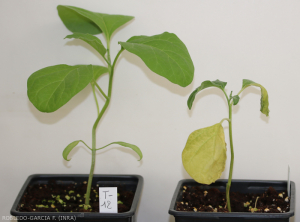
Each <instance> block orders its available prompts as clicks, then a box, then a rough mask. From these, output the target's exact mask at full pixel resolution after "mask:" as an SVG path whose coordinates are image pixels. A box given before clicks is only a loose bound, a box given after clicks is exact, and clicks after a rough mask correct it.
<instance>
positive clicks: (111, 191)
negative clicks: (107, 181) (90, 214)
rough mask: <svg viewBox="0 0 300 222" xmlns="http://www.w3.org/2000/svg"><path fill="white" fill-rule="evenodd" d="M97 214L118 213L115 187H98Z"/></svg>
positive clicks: (116, 189)
mask: <svg viewBox="0 0 300 222" xmlns="http://www.w3.org/2000/svg"><path fill="white" fill-rule="evenodd" d="M99 212H100V213H118V188H117V187H99Z"/></svg>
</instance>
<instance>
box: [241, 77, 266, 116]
mask: <svg viewBox="0 0 300 222" xmlns="http://www.w3.org/2000/svg"><path fill="white" fill-rule="evenodd" d="M249 86H257V87H260V89H261V98H260V111H261V112H262V113H263V114H265V115H266V116H269V112H270V110H269V96H268V92H267V90H266V89H265V88H264V87H263V86H262V85H260V84H258V83H255V82H253V81H251V80H249V79H243V87H242V89H245V88H247V87H249Z"/></svg>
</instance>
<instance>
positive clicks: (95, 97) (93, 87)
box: [91, 83, 100, 115]
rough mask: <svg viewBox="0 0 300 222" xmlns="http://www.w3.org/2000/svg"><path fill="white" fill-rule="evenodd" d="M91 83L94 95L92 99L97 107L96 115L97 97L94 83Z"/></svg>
mask: <svg viewBox="0 0 300 222" xmlns="http://www.w3.org/2000/svg"><path fill="white" fill-rule="evenodd" d="M91 85H92V89H93V95H94V99H95V103H96V107H97V115H99V112H100V110H99V104H98V99H97V96H96V92H95V84H94V83H91Z"/></svg>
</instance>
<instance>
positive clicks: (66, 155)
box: [63, 140, 80, 161]
mask: <svg viewBox="0 0 300 222" xmlns="http://www.w3.org/2000/svg"><path fill="white" fill-rule="evenodd" d="M79 142H80V140H76V141H74V142H72V143H70V144H69V145H68V146H67V147H66V148H65V149H64V151H63V158H64V159H65V160H66V161H70V160H71V159H69V160H68V155H69V153H70V152H71V151H72V150H73V148H74V147H75V146H77V144H78V143H79Z"/></svg>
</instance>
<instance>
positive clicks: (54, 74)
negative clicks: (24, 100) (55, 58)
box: [27, 65, 99, 112]
mask: <svg viewBox="0 0 300 222" xmlns="http://www.w3.org/2000/svg"><path fill="white" fill-rule="evenodd" d="M96 69H99V68H96ZM96 75H99V74H96ZM93 76H94V73H93V66H92V65H76V66H68V65H55V66H49V67H46V68H43V69H40V70H38V71H36V72H35V73H33V74H32V75H31V76H30V77H29V78H28V81H27V95H28V98H29V100H30V101H31V102H32V104H33V105H34V106H35V107H36V108H37V109H38V110H40V111H41V112H54V111H55V110H57V109H59V108H60V107H62V106H63V105H64V104H66V103H67V102H68V101H69V100H70V99H71V98H72V97H73V96H75V95H76V94H77V93H78V92H80V91H81V90H83V89H84V88H85V87H86V86H87V85H88V84H89V83H90V82H91V80H92V79H93Z"/></svg>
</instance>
